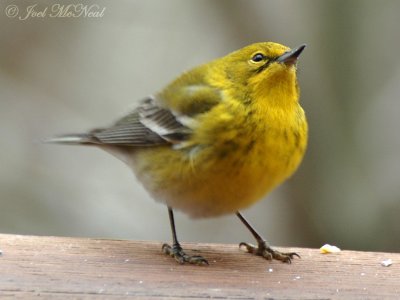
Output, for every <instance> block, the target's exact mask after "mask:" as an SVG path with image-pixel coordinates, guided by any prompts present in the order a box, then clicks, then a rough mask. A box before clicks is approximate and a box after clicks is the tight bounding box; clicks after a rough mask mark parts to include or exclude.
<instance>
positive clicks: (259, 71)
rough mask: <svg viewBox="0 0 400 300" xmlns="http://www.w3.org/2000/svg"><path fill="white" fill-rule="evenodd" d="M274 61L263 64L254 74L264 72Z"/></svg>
mask: <svg viewBox="0 0 400 300" xmlns="http://www.w3.org/2000/svg"><path fill="white" fill-rule="evenodd" d="M275 60H276V59H270V60H269V61H267V62H266V63H265V64H263V65H262V66H260V67H259V68H258V69H257V70H256V73H261V72H262V71H264V70H265V69H266V68H268V67H269V65H270V64H271V63H273V62H274V61H275Z"/></svg>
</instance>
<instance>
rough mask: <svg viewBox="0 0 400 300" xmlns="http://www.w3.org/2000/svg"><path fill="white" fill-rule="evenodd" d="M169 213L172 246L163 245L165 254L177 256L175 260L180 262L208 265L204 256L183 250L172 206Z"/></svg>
mask: <svg viewBox="0 0 400 300" xmlns="http://www.w3.org/2000/svg"><path fill="white" fill-rule="evenodd" d="M168 215H169V222H170V224H171V231H172V247H171V246H170V245H168V244H164V245H163V246H162V251H163V252H164V253H165V254H167V255H170V256H172V257H173V258H175V260H176V261H177V262H178V263H180V264H184V263H191V264H196V265H208V261H207V260H206V259H205V258H203V257H202V256H200V255H194V256H190V255H187V254H186V253H185V252H184V251H183V249H182V247H181V245H180V244H179V242H178V238H177V237H176V230H175V221H174V212H173V211H172V208H171V207H168Z"/></svg>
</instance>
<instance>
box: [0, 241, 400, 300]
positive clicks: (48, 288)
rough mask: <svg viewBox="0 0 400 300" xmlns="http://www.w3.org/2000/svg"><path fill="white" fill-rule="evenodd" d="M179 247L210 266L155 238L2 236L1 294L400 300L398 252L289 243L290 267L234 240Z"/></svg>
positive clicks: (0, 260) (399, 260) (27, 296)
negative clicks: (187, 259) (182, 259)
mask: <svg viewBox="0 0 400 300" xmlns="http://www.w3.org/2000/svg"><path fill="white" fill-rule="evenodd" d="M183 246H184V247H185V248H186V249H187V250H191V249H197V250H198V251H196V253H198V254H201V255H203V256H205V257H206V258H207V259H208V260H209V262H210V265H209V266H193V265H178V264H177V263H176V262H175V261H174V260H173V259H171V258H170V257H167V256H165V255H163V254H162V253H161V251H160V248H161V243H160V242H147V241H146V242H143V241H124V240H101V239H82V238H63V237H37V236H18V235H1V234H0V249H1V250H2V254H1V256H0V299H7V298H14V297H20V298H32V297H35V296H40V297H41V298H42V299H46V298H56V299H93V298H102V299H126V298H131V297H135V298H140V299H187V298H190V299H204V298H217V299H400V254H398V253H396V254H394V253H375V252H356V251H342V252H341V253H338V254H328V255H323V254H320V253H319V251H318V250H317V249H305V248H290V249H289V248H287V249H283V250H284V251H296V252H298V253H300V254H301V256H302V259H295V260H294V261H293V263H292V264H291V265H289V264H283V263H280V262H276V261H273V262H269V261H265V260H263V259H262V258H260V257H255V256H252V255H250V254H248V253H245V252H243V251H240V250H239V249H238V246H237V245H219V244H183ZM389 258H390V259H392V261H393V264H392V265H391V266H390V267H383V266H382V265H381V261H382V260H384V259H389Z"/></svg>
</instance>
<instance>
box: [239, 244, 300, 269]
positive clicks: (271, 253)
mask: <svg viewBox="0 0 400 300" xmlns="http://www.w3.org/2000/svg"><path fill="white" fill-rule="evenodd" d="M239 247H240V248H242V247H245V248H246V250H247V252H249V253H252V254H255V255H258V256H262V257H264V258H265V259H267V260H273V259H276V260H280V261H281V262H284V263H288V264H290V263H291V262H292V259H293V258H294V257H295V256H297V257H298V258H300V255H298V254H297V253H296V252H279V251H277V250H274V249H272V248H271V247H270V246H269V245H268V243H267V242H266V241H259V242H258V246H257V247H256V246H254V245H251V244H248V243H240V244H239Z"/></svg>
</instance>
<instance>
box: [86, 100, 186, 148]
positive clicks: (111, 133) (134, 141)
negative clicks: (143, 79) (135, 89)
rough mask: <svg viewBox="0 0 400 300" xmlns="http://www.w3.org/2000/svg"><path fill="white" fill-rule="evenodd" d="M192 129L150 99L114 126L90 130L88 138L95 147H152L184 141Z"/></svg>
mask: <svg viewBox="0 0 400 300" xmlns="http://www.w3.org/2000/svg"><path fill="white" fill-rule="evenodd" d="M190 134H191V130H190V129H189V128H188V127H186V126H184V125H183V124H182V123H180V122H179V121H178V120H177V118H176V116H175V115H174V114H173V113H172V112H171V111H170V110H168V109H165V108H163V107H161V106H159V105H158V104H157V101H156V99H155V98H153V97H148V98H146V99H144V100H143V101H142V102H141V103H140V105H139V106H138V107H137V108H136V109H135V110H134V111H132V112H131V113H130V114H128V115H127V116H125V117H123V118H121V119H120V120H118V121H117V122H116V123H115V124H114V125H113V126H111V127H109V128H104V129H96V130H93V131H92V132H91V133H90V135H91V138H93V139H95V140H96V142H97V143H98V144H113V145H121V146H155V145H162V144H168V143H170V144H173V143H179V142H182V141H184V140H186V139H187V138H188V137H189V135H190Z"/></svg>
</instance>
